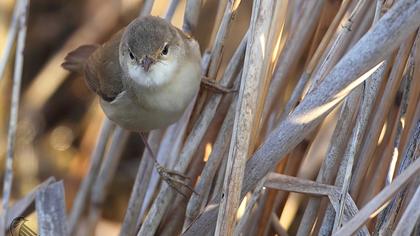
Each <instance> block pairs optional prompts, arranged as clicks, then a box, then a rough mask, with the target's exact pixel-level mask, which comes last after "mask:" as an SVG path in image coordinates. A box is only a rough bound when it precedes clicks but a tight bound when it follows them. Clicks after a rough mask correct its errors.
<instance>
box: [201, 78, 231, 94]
mask: <svg viewBox="0 0 420 236" xmlns="http://www.w3.org/2000/svg"><path fill="white" fill-rule="evenodd" d="M201 86H203V87H204V88H207V89H209V90H211V91H212V92H215V93H220V94H226V93H233V92H237V91H238V90H237V89H235V88H227V87H226V86H223V85H220V84H219V83H218V82H217V81H215V80H213V79H210V78H208V77H205V76H203V77H201Z"/></svg>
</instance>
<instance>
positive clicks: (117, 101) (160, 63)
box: [62, 16, 223, 196]
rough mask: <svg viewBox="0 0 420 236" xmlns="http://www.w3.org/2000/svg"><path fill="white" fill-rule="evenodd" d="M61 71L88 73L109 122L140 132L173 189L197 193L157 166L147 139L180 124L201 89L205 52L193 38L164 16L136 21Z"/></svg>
mask: <svg viewBox="0 0 420 236" xmlns="http://www.w3.org/2000/svg"><path fill="white" fill-rule="evenodd" d="M62 67H63V68H64V69H67V70H69V71H71V72H78V73H81V74H84V79H85V81H86V84H87V87H88V88H89V89H90V90H92V91H93V92H94V93H96V94H97V95H98V96H99V100H100V106H101V107H102V110H103V111H104V113H105V115H106V116H107V117H108V118H109V119H110V120H112V121H113V122H115V123H116V124H118V125H119V126H121V127H123V128H125V129H127V130H130V131H134V132H139V133H140V136H141V137H142V139H143V141H144V142H145V146H146V148H147V149H148V151H149V152H150V154H151V156H152V158H153V159H154V162H155V166H156V168H157V171H158V173H159V174H160V176H161V177H162V178H163V179H164V180H165V181H166V182H167V183H168V184H169V185H170V186H171V187H173V188H175V189H177V188H176V187H177V186H179V184H181V186H185V187H187V188H188V189H190V190H191V191H194V190H193V189H192V188H191V187H190V186H189V184H188V183H187V182H186V179H187V178H188V177H186V176H184V175H183V174H182V173H179V172H177V171H173V170H168V169H166V168H165V167H163V166H162V165H160V164H159V163H158V162H157V160H156V156H155V155H154V154H153V151H152V150H151V148H150V146H149V144H148V143H147V139H146V138H145V133H146V132H148V131H151V130H154V129H160V128H164V127H167V126H169V125H170V124H172V123H174V122H176V121H177V120H178V119H179V118H180V117H181V115H182V114H183V113H184V111H185V110H186V108H187V106H188V105H189V104H190V103H191V102H192V100H193V99H194V97H195V96H196V94H197V93H198V91H199V89H200V84H201V81H202V73H201V52H200V47H199V44H198V42H197V41H196V40H195V39H194V38H192V37H191V36H189V35H187V34H185V33H184V32H182V31H181V30H180V29H178V28H176V27H175V26H173V25H172V24H170V23H169V22H167V21H165V20H164V19H162V18H160V17H156V16H146V17H138V18H136V19H134V20H133V21H132V22H130V23H129V24H128V25H127V26H126V27H124V28H122V29H121V30H119V31H118V32H117V33H115V34H114V35H113V36H112V37H111V38H110V39H109V40H108V41H107V42H105V43H104V44H102V45H97V44H88V45H82V46H80V47H78V48H77V49H75V50H73V51H71V52H70V53H68V54H67V56H66V57H65V59H64V63H63V64H62ZM218 88H219V89H220V87H217V86H216V89H218ZM221 90H222V92H223V89H221ZM178 192H179V191H178ZM179 193H181V194H182V195H184V196H185V194H183V193H182V192H179Z"/></svg>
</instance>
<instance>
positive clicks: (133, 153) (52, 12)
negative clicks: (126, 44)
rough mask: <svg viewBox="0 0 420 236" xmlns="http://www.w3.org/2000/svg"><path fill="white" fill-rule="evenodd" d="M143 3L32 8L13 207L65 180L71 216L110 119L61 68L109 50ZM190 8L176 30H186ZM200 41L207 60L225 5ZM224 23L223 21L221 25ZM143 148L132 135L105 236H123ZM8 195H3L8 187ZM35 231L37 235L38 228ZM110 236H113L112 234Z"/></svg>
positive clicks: (212, 13) (4, 123)
mask: <svg viewBox="0 0 420 236" xmlns="http://www.w3.org/2000/svg"><path fill="white" fill-rule="evenodd" d="M142 2H143V1H141V0H72V1H67V0H32V1H30V7H29V16H28V17H29V18H28V31H27V38H26V45H25V52H24V67H23V78H22V91H21V101H20V109H19V121H18V131H17V140H16V146H15V161H14V179H13V190H12V196H11V198H12V199H11V201H12V202H13V201H14V200H16V199H19V198H21V197H22V196H24V195H25V194H27V193H28V192H29V191H30V190H32V189H33V188H34V187H35V186H36V185H38V184H40V183H41V182H42V181H44V180H45V179H47V178H48V177H50V176H54V177H55V178H56V179H57V180H61V179H62V180H64V185H65V194H66V204H67V207H68V209H67V211H69V209H70V207H71V204H72V200H73V199H74V197H75V195H76V193H77V190H78V187H79V184H80V181H81V179H82V178H83V177H84V176H85V174H86V172H87V170H88V167H89V160H90V159H89V158H90V154H91V152H92V150H93V148H94V146H95V141H96V136H97V134H98V131H99V128H100V124H101V122H102V120H103V118H104V114H103V112H102V110H101V109H100V107H99V104H98V99H97V97H96V96H95V95H94V94H93V93H92V92H90V91H89V90H88V88H87V87H86V85H85V82H84V81H83V78H81V77H80V76H78V75H75V74H68V72H67V71H65V70H64V69H62V68H61V67H60V64H61V63H62V62H63V59H64V56H65V54H66V53H67V52H69V51H71V50H72V49H74V48H76V47H77V46H78V45H81V44H89V43H103V42H104V41H106V40H107V39H108V38H109V37H110V36H111V35H112V34H113V33H115V32H116V31H118V30H119V29H120V28H121V27H123V26H125V25H126V24H128V23H129V22H130V21H131V20H133V19H134V18H135V17H136V16H138V15H139V13H140V12H141V9H142V4H143V3H142ZM185 2H186V1H185V0H180V1H179V4H178V7H177V8H176V11H175V14H174V17H173V20H172V23H173V24H174V25H175V26H178V27H181V26H182V21H183V15H184V8H185ZM169 3H170V0H156V1H155V3H154V5H153V8H152V15H157V16H162V17H163V16H164V15H165V13H166V10H167V7H168V6H169ZM203 3H204V5H203V10H202V13H201V14H202V15H201V16H202V17H201V19H202V20H201V21H200V22H199V25H198V27H197V31H196V32H194V37H195V38H197V39H198V41H199V43H200V46H201V49H202V51H203V52H204V51H205V50H206V49H207V48H208V47H209V46H210V45H211V42H210V39H211V38H212V37H211V35H212V34H215V32H212V29H213V24H214V23H215V22H217V19H215V18H216V14H217V11H218V1H214V0H207V1H203ZM14 4H15V1H13V0H2V1H0V45H1V46H0V48H1V49H0V53H1V52H2V51H3V50H4V48H3V46H4V45H5V40H6V36H7V33H8V27H9V24H10V20H11V18H12V14H13V8H14ZM251 7H252V1H244V2H243V4H241V6H240V9H239V10H238V14H237V19H235V23H234V24H235V25H234V26H233V27H232V31H231V33H230V34H229V36H228V40H227V43H226V45H225V49H224V50H225V51H224V53H225V54H224V57H223V60H222V64H221V66H222V67H224V66H225V65H226V61H227V60H228V59H229V58H230V55H231V54H232V52H233V50H234V49H235V47H236V45H237V44H238V42H239V41H240V40H241V38H242V35H243V34H244V31H245V30H246V28H247V25H248V21H249V18H250V14H251ZM218 20H219V21H220V19H218ZM13 62H14V58H11V60H9V64H8V65H7V69H6V72H5V75H4V77H3V79H0V170H1V171H2V172H1V173H0V178H2V179H0V185H2V183H3V177H4V173H3V170H4V169H5V167H4V165H5V164H4V163H5V156H6V145H7V128H8V119H9V110H10V99H11V96H10V95H11V85H12V77H13V74H12V73H13ZM142 151H143V143H142V142H141V139H140V137H139V136H138V135H137V134H131V135H130V138H129V142H128V144H127V145H126V148H125V150H124V153H123V156H122V160H121V162H120V164H119V166H118V170H117V175H116V176H115V178H114V179H113V181H112V184H111V187H110V189H109V193H108V195H107V200H106V204H105V205H106V207H104V211H103V220H101V222H99V225H98V229H97V234H98V235H116V234H117V232H118V228H119V225H120V222H121V221H122V220H123V217H124V213H125V210H126V208H127V204H128V200H129V197H130V192H131V188H132V185H133V183H134V178H135V175H136V171H137V168H138V164H139V162H140V157H141V153H142ZM1 188H2V187H1ZM29 224H30V225H31V226H32V227H34V228H36V223H35V221H31V220H30V221H29ZM101 232H102V233H101ZM105 232H106V233H105Z"/></svg>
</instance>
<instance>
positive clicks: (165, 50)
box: [162, 44, 169, 55]
mask: <svg viewBox="0 0 420 236" xmlns="http://www.w3.org/2000/svg"><path fill="white" fill-rule="evenodd" d="M168 51H169V45H168V44H165V46H164V47H163V49H162V55H168Z"/></svg>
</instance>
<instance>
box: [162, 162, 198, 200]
mask: <svg viewBox="0 0 420 236" xmlns="http://www.w3.org/2000/svg"><path fill="white" fill-rule="evenodd" d="M156 170H157V172H158V173H159V175H160V176H161V177H162V179H163V180H164V181H165V182H166V183H167V184H168V185H169V186H170V187H171V188H173V189H174V190H175V191H177V192H178V193H179V194H181V195H182V196H183V197H185V199H188V196H187V195H186V194H185V192H183V191H182V187H185V188H187V189H188V190H189V191H190V192H193V193H195V194H198V193H197V192H195V191H194V189H193V188H192V187H191V186H190V184H189V183H188V181H187V180H190V179H191V178H190V177H188V176H185V175H184V174H182V173H180V172H178V171H175V170H168V169H166V168H165V167H163V166H161V165H157V166H156Z"/></svg>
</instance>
